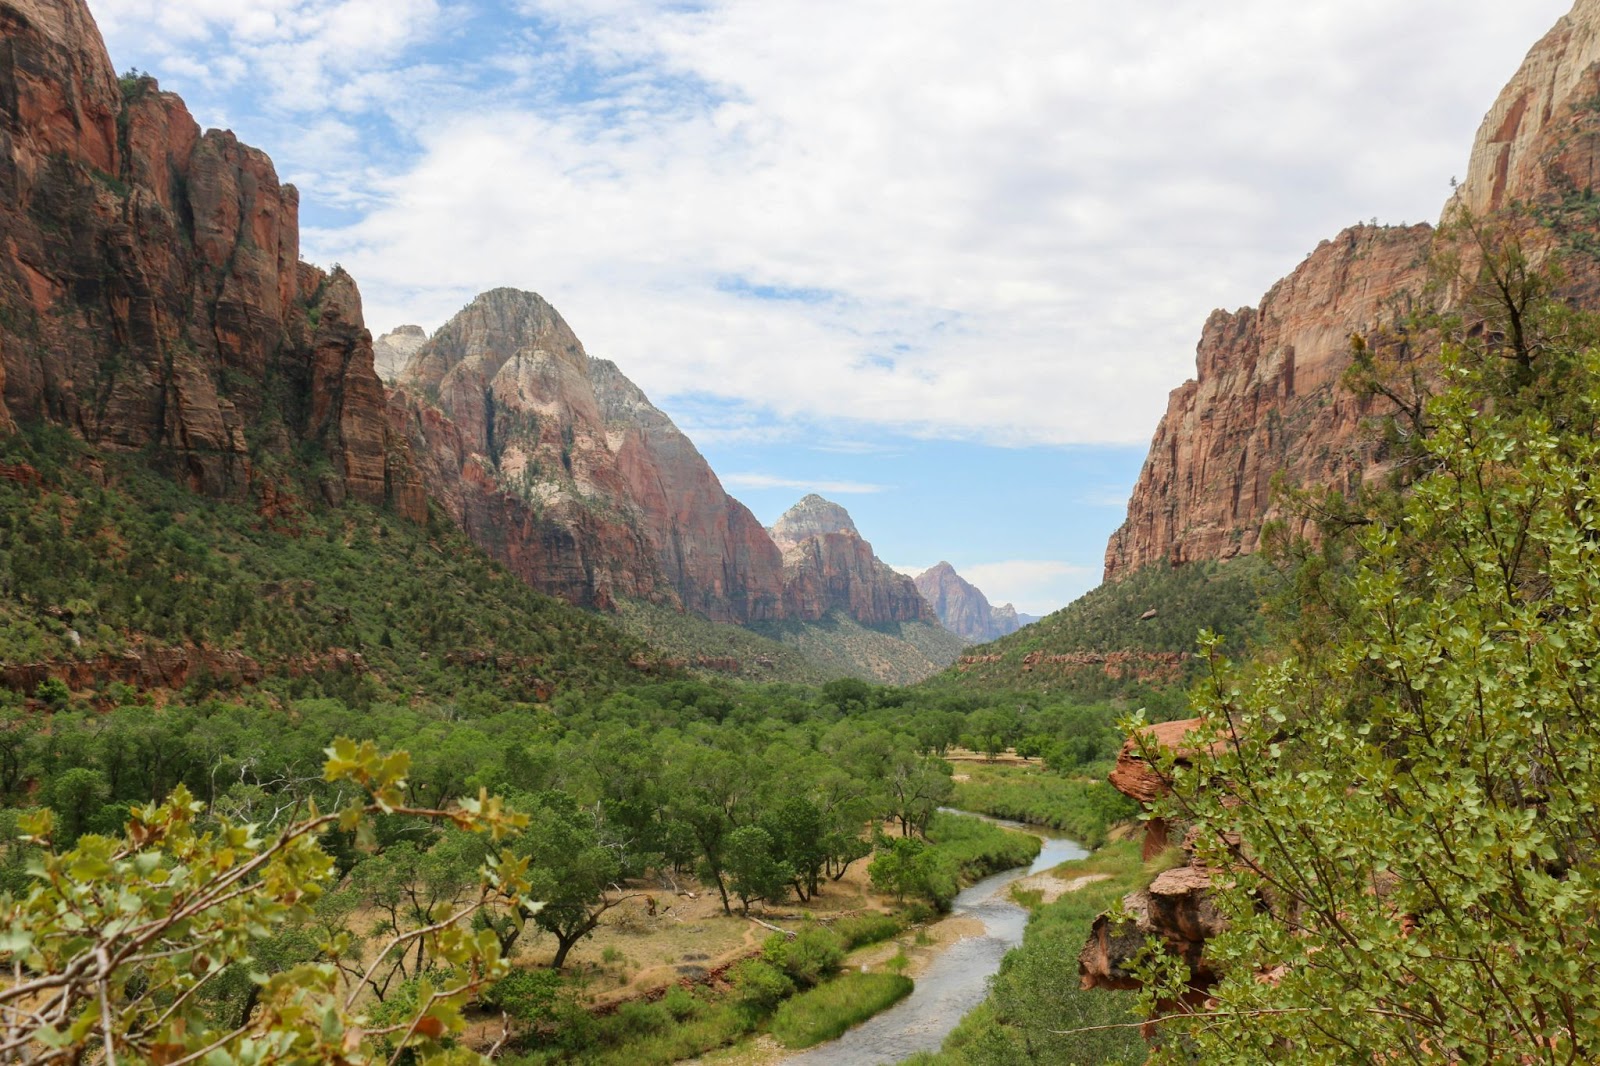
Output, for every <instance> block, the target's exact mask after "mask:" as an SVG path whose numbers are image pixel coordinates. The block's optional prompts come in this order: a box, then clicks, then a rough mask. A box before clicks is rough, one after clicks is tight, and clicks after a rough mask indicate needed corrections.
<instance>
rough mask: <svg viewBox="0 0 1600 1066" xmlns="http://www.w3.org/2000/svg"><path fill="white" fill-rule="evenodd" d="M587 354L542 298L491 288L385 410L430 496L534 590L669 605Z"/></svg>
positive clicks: (431, 346) (419, 361) (604, 602)
mask: <svg viewBox="0 0 1600 1066" xmlns="http://www.w3.org/2000/svg"><path fill="white" fill-rule="evenodd" d="M588 361H589V357H588V356H587V355H586V354H585V353H584V351H583V345H582V344H581V343H579V341H578V338H577V337H576V336H574V335H573V333H572V330H571V329H570V328H569V327H568V326H567V324H566V322H565V320H563V319H562V318H561V316H560V315H559V314H558V313H557V312H556V310H555V309H554V308H553V307H551V306H550V305H549V304H547V303H545V302H544V300H542V299H540V298H539V297H538V296H537V295H535V294H533V293H527V292H520V291H518V290H515V289H495V290H492V291H490V292H487V293H484V294H483V295H481V296H479V297H478V298H477V299H475V300H473V302H472V303H471V304H469V305H468V306H467V307H466V308H465V309H463V310H462V311H461V312H460V313H459V314H457V315H456V316H455V317H454V318H452V319H451V320H450V321H449V322H447V323H445V324H444V325H443V326H441V327H440V328H439V330H438V332H436V333H435V334H434V335H433V337H432V338H431V339H429V341H428V342H427V343H426V344H424V345H423V346H422V347H421V348H420V349H419V350H418V351H417V353H416V354H415V355H414V356H413V357H412V359H411V361H410V363H409V365H408V367H407V369H406V372H405V374H404V375H403V376H402V377H401V379H400V384H399V388H397V389H395V390H394V391H393V392H392V393H391V394H390V403H389V410H390V417H391V420H392V423H393V424H394V425H395V426H396V427H397V429H399V430H400V431H401V432H402V433H403V434H404V435H405V436H406V437H407V438H408V440H409V442H410V445H411V450H412V453H413V454H414V455H415V456H416V457H417V461H418V463H419V465H420V466H421V470H422V478H423V482H424V484H426V486H427V488H428V492H429V494H430V495H432V496H433V497H434V498H435V499H437V500H439V501H440V502H441V503H442V504H443V505H444V506H445V508H446V509H447V510H448V511H449V512H450V514H451V515H452V517H453V518H455V520H456V522H457V524H459V525H460V526H461V528H462V529H463V530H464V531H466V533H467V534H468V536H470V537H471V538H472V539H473V540H474V541H475V542H476V543H477V544H478V545H479V546H480V547H482V548H484V549H485V550H486V551H488V552H489V553H490V554H491V555H493V556H495V557H496V558H498V559H499V560H500V561H501V562H503V563H505V564H506V565H507V566H508V567H509V568H510V569H511V570H512V571H513V572H514V573H516V574H517V575H518V576H520V577H521V578H522V579H523V580H525V581H527V582H528V583H529V584H531V585H533V586H534V587H535V588H538V589H541V590H543V591H545V592H549V593H551V594H552V595H557V596H561V597H562V598H564V599H566V600H568V601H569V602H572V603H576V604H579V605H582V606H597V607H607V606H610V605H611V604H612V603H613V602H614V601H615V599H616V597H618V596H626V597H630V598H636V599H647V600H658V601H659V600H673V601H675V597H674V595H673V593H672V590H671V589H670V588H669V587H668V586H667V584H666V582H665V581H664V580H663V579H662V577H661V574H660V570H659V568H658V567H657V566H656V564H655V560H654V558H653V553H652V552H651V549H650V546H649V543H648V542H647V540H646V538H645V536H644V534H643V532H642V531H641V530H640V529H639V528H638V524H637V523H636V522H634V521H632V520H631V516H630V515H629V514H628V513H627V512H626V509H625V482H624V480H623V478H622V476H621V474H620V472H619V471H618V470H617V468H616V464H615V462H614V461H613V458H614V457H613V454H612V452H611V449H610V447H609V446H608V442H607V434H606V431H605V427H604V425H603V423H602V421H601V418H600V410H599V403H598V401H597V400H596V398H595V395H594V390H593V388H592V387H591V386H590V383H589V376H588V374H589V371H588Z"/></svg>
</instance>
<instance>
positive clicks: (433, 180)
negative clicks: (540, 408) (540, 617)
mask: <svg viewBox="0 0 1600 1066" xmlns="http://www.w3.org/2000/svg"><path fill="white" fill-rule="evenodd" d="M90 2H91V6H92V8H93V10H94V13H95V15H96V17H97V19H98V20H99V22H100V25H101V28H102V30H103V31H104V33H105V35H106V38H107V44H108V47H109V49H110V51H111V55H112V60H113V62H114V63H115V64H116V65H117V67H118V69H127V68H129V67H138V68H141V69H144V70H147V71H149V72H151V73H153V74H155V75H156V76H157V77H158V78H159V79H160V80H161V82H162V84H163V86H164V87H165V88H169V89H173V90H175V91H178V92H180V93H182V94H183V96H184V97H185V99H186V100H187V101H188V104H189V106H190V109H191V111H192V112H193V113H194V114H195V116H196V118H197V119H198V120H199V121H200V122H201V123H202V124H203V125H206V126H219V127H229V128H232V129H233V130H234V131H235V132H236V133H238V134H239V135H240V136H241V137H242V138H243V139H244V140H246V141H247V142H249V143H252V144H255V145H258V146H260V147H261V148H263V149H265V150H266V151H268V152H269V153H270V154H271V155H272V156H273V158H274V160H275V161H276V164H277V167H278V170H279V174H280V176H282V177H283V178H284V179H285V180H289V181H293V182H295V183H296V184H297V185H298V186H299V187H300V190H301V194H302V201H301V203H302V223H303V227H304V234H303V246H304V249H305V252H306V255H307V257H308V258H310V259H312V260H314V261H317V262H321V263H324V264H328V263H332V262H340V263H342V264H343V265H344V266H346V267H347V268H349V269H350V270H351V271H352V273H354V274H355V276H356V277H357V279H358V280H359V281H360V283H361V287H362V292H363V295H364V298H365V302H366V308H367V319H368V324H369V325H370V326H372V327H373V329H374V332H381V331H383V330H385V329H388V328H390V327H392V326H395V325H398V324H401V323H407V322H410V323H416V324H419V325H421V326H423V327H424V328H426V329H429V330H432V329H434V328H436V327H437V326H438V325H439V324H441V323H442V322H443V321H444V320H445V319H446V318H448V317H449V315H450V314H452V313H453V312H454V311H456V310H457V309H459V308H460V307H461V306H463V305H464V304H465V303H466V302H467V301H468V300H470V299H471V297H472V296H473V295H475V294H476V293H478V292H480V291H482V290H484V289H488V288H491V287H494V286H498V285H513V286H517V287H520V288H526V289H532V290H534V291H537V292H539V293H541V294H542V295H544V296H545V297H546V298H547V299H549V300H550V301H551V302H552V303H554V304H555V305H556V306H557V307H558V308H560V309H561V311H562V312H563V314H564V315H565V316H566V317H567V319H568V320H569V322H571V324H572V325H573V327H574V329H575V330H576V331H577V333H578V335H579V336H580V337H581V338H583V340H584V342H585V345H586V347H587V348H588V349H589V351H590V352H591V354H594V355H598V356H604V357H607V358H610V359H613V360H615V361H616V362H617V363H618V365H619V366H620V367H621V368H622V369H623V371H624V372H625V373H626V374H628V375H629V376H630V377H632V378H633V379H634V380H635V381H636V382H638V383H639V385H640V386H641V387H643V388H644V389H645V391H646V392H647V393H649V395H650V396H651V398H652V399H653V400H654V401H655V402H656V404H657V405H658V406H660V407H661V408H663V409H664V410H666V411H667V412H668V413H669V414H670V415H672V416H673V418H674V419H675V420H676V421H678V423H679V424H680V426H682V427H683V428H684V429H685V430H686V431H687V432H688V433H689V434H690V435H691V437H693V438H694V439H695V441H696V442H697V443H698V444H699V445H700V447H701V449H702V451H704V452H705V453H706V455H707V457H708V458H709V459H711V461H712V464H713V466H714V467H715V468H716V469H717V471H718V472H719V473H720V474H721V475H723V477H724V479H725V480H726V481H727V482H728V484H729V487H730V489H732V490H733V491H734V492H735V494H736V495H739V496H740V498H742V499H744V500H745V501H746V502H747V503H749V504H750V505H751V507H752V509H753V510H755V512H756V513H757V515H758V516H760V517H761V518H762V519H764V520H767V521H771V520H772V519H773V518H775V517H776V516H777V514H778V513H780V512H781V511H782V510H783V509H784V508H785V507H786V506H787V505H788V504H789V503H791V502H793V500H795V499H797V498H798V497H799V496H801V495H803V494H804V493H805V492H807V491H813V490H815V491H820V492H822V493H823V494H824V495H828V496H831V497H833V498H835V499H837V500H839V502H841V503H843V504H845V505H846V506H847V507H849V508H850V510H851V511H852V513H853V514H855V515H856V517H857V522H858V525H859V526H860V528H861V530H862V532H863V534H864V535H865V536H867V538H868V539H870V540H871V541H872V542H873V543H874V545H875V546H876V547H877V549H878V552H879V554H880V555H881V556H882V557H884V558H885V559H886V560H888V561H889V562H891V563H893V564H896V565H900V566H907V567H917V566H925V565H931V564H932V563H934V562H936V561H937V560H939V559H941V558H943V559H948V560H949V561H950V562H952V563H954V564H956V566H957V568H958V569H960V570H962V572H963V573H966V574H968V575H969V576H970V577H972V578H973V579H974V580H975V581H976V583H977V584H978V585H979V586H980V587H982V588H983V589H984V590H985V592H987V593H988V594H989V595H990V597H991V599H993V600H995V601H996V602H1001V601H1006V600H1010V601H1013V602H1015V603H1016V605H1017V606H1018V607H1019V608H1020V609H1022V610H1024V611H1029V612H1032V613H1043V612H1044V611H1047V610H1049V609H1052V608H1054V607H1058V606H1061V605H1062V604H1063V603H1065V602H1067V600H1069V599H1070V598H1072V597H1073V596H1075V595H1077V594H1079V593H1081V592H1082V591H1084V590H1086V589H1087V588H1089V587H1092V586H1093V585H1094V584H1095V583H1096V582H1097V580H1098V576H1099V570H1100V565H1101V561H1102V558H1101V557H1102V553H1103V551H1104V544H1105V539H1106V537H1107V536H1108V535H1109V533H1110V532H1111V531H1112V530H1113V529H1114V528H1115V527H1116V526H1117V524H1118V523H1119V522H1120V520H1121V517H1122V501H1124V500H1125V499H1126V495H1127V492H1128V489H1129V487H1130V486H1131V484H1132V482H1133V479H1134V477H1135V476H1136V475H1137V471H1138V467H1139V463H1140V461H1141V459H1142V456H1143V450H1144V447H1145V445H1146V444H1147V443H1148V441H1149V439H1150V435H1151V433H1152V432H1153V430H1154V428H1155V425H1156V421H1157V419H1158V418H1159V417H1160V414H1161V412H1162V411H1163V410H1164V407H1165V402H1166V394H1167V392H1168V391H1169V390H1170V389H1172V388H1175V387H1177V386H1178V385H1180V384H1181V383H1182V381H1183V380H1184V379H1185V378H1186V377H1188V376H1190V375H1191V374H1192V373H1193V369H1194V344H1195V341H1196V340H1197V338H1198V336H1199V332H1200V327H1201V324H1202V323H1203V322H1204V320H1205V317H1206V315H1207V314H1208V313H1209V312H1210V311H1211V309H1212V308H1214V307H1218V306H1223V307H1229V308H1233V307H1239V306H1242V305H1246V304H1250V303H1253V302H1255V301H1256V300H1257V299H1259V297H1260V295H1261V293H1262V292H1263V291H1264V290H1265V289H1266V288H1267V287H1268V286H1269V285H1270V284H1271V283H1272V282H1273V281H1275V280H1276V279H1277V278H1279V277H1281V276H1282V275H1284V274H1286V273H1287V272H1288V271H1289V270H1291V269H1293V267H1294V266H1295V264H1296V263H1298V262H1299V261H1300V259H1301V258H1302V257H1303V256H1304V255H1305V254H1306V253H1307V252H1308V251H1309V250H1310V249H1311V248H1313V247H1314V246H1315V245H1316V243H1317V242H1318V241H1319V240H1321V239H1323V238H1326V237H1331V236H1333V235H1334V234H1335V233H1337V232H1338V231H1339V229H1341V228H1342V227H1343V226H1346V225H1349V224H1351V223H1353V222H1356V221H1359V220H1365V219H1369V218H1377V219H1379V220H1380V221H1384V222H1393V223H1398V222H1414V221H1417V220H1431V219H1433V218H1435V217H1437V215H1438V212H1439V210H1440V208H1441V206H1442V205H1443V202H1444V200H1445V198H1446V196H1447V195H1448V192H1449V179H1450V178H1451V176H1452V175H1456V174H1460V173H1462V172H1463V171H1464V170H1465V167H1466V159H1467V153H1468V149H1469V147H1470V145H1471V139H1472V134H1473V132H1474V130H1475V129H1476V126H1477V124H1478V122H1479V120H1480V119H1481V117H1482V115H1483V113H1484V112H1485V111H1486V110H1487V108H1488V107H1489V105H1490V103H1491V102H1492V101H1493V98H1494V95H1495V93H1496V92H1497V91H1498V89H1499V88H1500V86H1501V85H1502V84H1503V83H1504V82H1505V80H1506V79H1507V78H1508V77H1509V75H1510V74H1511V73H1512V72H1513V71H1514V70H1515V68H1516V65H1517V63H1518V61H1519V60H1520V58H1521V56H1522V54H1523V53H1524V52H1525V51H1526V50H1527V48H1528V47H1530V46H1531V45H1532V44H1533V42H1534V41H1535V40H1536V39H1537V38H1538V37H1539V36H1540V35H1541V34H1542V33H1543V32H1544V31H1545V30H1546V29H1548V28H1549V26H1550V25H1551V24H1552V23H1553V22H1554V21H1555V19H1556V18H1557V16H1559V15H1560V14H1562V13H1563V12H1564V11H1565V10H1566V8H1567V7H1568V3H1567V2H1566V0H1519V2H1518V3H1515V4H1507V3H1505V2H1504V0H1296V2H1294V3H1285V2H1283V0H1223V2H1221V3H1216V2H1206V3H1202V2H1200V0H1141V3H1139V4H1138V5H1116V4H1108V3H1105V2H1103V0H1094V2H1089V0H703V2H662V0H253V2H250V3H243V2H239V0H90Z"/></svg>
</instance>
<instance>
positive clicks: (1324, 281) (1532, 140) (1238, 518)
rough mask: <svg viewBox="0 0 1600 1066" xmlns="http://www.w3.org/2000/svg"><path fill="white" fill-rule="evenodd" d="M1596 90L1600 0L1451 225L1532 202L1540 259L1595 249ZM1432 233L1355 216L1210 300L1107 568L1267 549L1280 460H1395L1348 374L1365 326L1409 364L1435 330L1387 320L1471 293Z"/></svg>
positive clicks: (1523, 101) (1451, 213)
mask: <svg viewBox="0 0 1600 1066" xmlns="http://www.w3.org/2000/svg"><path fill="white" fill-rule="evenodd" d="M1596 100H1600V0H1578V2H1577V3H1576V4H1575V5H1574V6H1573V8H1572V10H1571V12H1570V13H1569V14H1567V15H1566V16H1564V17H1563V18H1562V19H1560V20H1559V21H1558V22H1557V23H1556V25H1555V27H1554V28H1553V29H1552V30H1551V31H1550V32H1549V33H1548V34H1546V35H1545V37H1544V38H1543V39H1542V40H1541V41H1539V43H1538V44H1536V45H1535V46H1534V47H1533V49H1532V51H1530V52H1529V53H1528V56H1527V58H1526V59H1525V60H1524V62H1523V64H1522V66H1521V68H1520V69H1519V70H1518V72H1517V74H1516V75H1515V76H1514V77H1513V78H1512V80H1511V82H1510V83H1509V84H1508V85H1507V86H1506V88H1505V89H1504V90H1503V91H1502V92H1501V93H1500V96H1499V98H1498V99H1497V100H1496V101H1495V104H1494V106H1493V107H1492V108H1491V109H1490V111H1489V113H1488V114H1487V116H1486V117H1485V118H1484V121H1483V123H1482V125H1481V127H1480V128H1479V131H1478V134H1477V137H1476V140H1475V142H1474V144H1473V148H1472V154H1471V158H1470V161H1469V163H1468V165H1467V173H1466V179H1465V181H1463V182H1462V183H1461V185H1460V186H1459V187H1458V188H1457V190H1456V192H1455V195H1454V196H1453V197H1452V199H1451V201H1450V203H1449V204H1448V205H1447V206H1446V210H1445V218H1446V220H1447V221H1448V220H1452V219H1456V218H1458V217H1459V216H1458V214H1457V212H1458V209H1461V208H1465V209H1466V210H1467V211H1468V212H1470V214H1471V215H1472V216H1474V217H1476V218H1478V219H1480V220H1482V219H1486V218H1488V217H1490V216H1493V215H1494V214H1495V213H1496V212H1501V211H1503V210H1504V209H1507V208H1510V207H1512V206H1514V205H1525V206H1528V207H1531V208H1532V210H1531V212H1528V213H1527V214H1526V215H1524V216H1521V217H1520V218H1518V219H1516V220H1514V221H1513V222H1512V223H1511V224H1512V225H1515V226H1516V227H1517V228H1519V229H1523V232H1522V233H1521V237H1522V240H1523V243H1524V247H1525V248H1527V249H1528V250H1529V251H1530V252H1531V253H1532V254H1533V255H1534V256H1535V258H1537V257H1538V256H1540V255H1542V254H1543V253H1544V251H1545V250H1548V249H1550V248H1554V247H1559V246H1561V245H1563V244H1568V245H1570V244H1573V243H1580V242H1581V243H1582V244H1584V245H1585V246H1588V247H1592V245H1593V241H1594V234H1595V229H1596V224H1595V222H1594V217H1593V209H1592V198H1593V195H1594V186H1595V180H1596V176H1597V175H1600V109H1597V108H1596V107H1595V101H1596ZM1530 221H1531V222H1532V223H1533V224H1534V228H1532V229H1526V228H1525V227H1527V226H1528V225H1529V223H1530ZM1435 244H1436V235H1435V233H1434V231H1433V230H1432V229H1430V228H1429V227H1427V226H1412V227H1402V228H1374V227H1369V226H1357V227H1354V228H1352V229H1349V230H1346V231H1345V232H1344V233H1342V234H1340V235H1339V236H1338V237H1337V238H1335V239H1334V240H1333V241H1330V242H1325V243H1324V244H1323V245H1321V246H1320V247H1319V248H1318V249H1317V250H1316V251H1315V252H1313V253H1312V255H1311V256H1310V257H1309V258H1308V259H1307V260H1306V261H1305V262H1304V263H1302V264H1301V265H1300V267H1299V268H1298V269H1296V270H1295V272H1294V273H1293V274H1291V275H1290V276H1289V277H1288V278H1285V279H1284V280H1283V281H1281V282H1279V283H1278V284H1277V285H1276V286H1274V287H1273V289H1272V290H1271V291H1270V292H1268V293H1267V295H1266V297H1264V298H1263V300H1262V302H1261V305H1260V307H1259V309H1256V308H1245V309H1243V310H1240V311H1238V312H1235V313H1232V314H1229V313H1226V312H1223V311H1217V312H1215V313H1213V315H1212V316H1211V319H1210V320H1209V321H1208V322H1207V323H1206V326H1205V329H1204V331H1203V332H1202V335H1201V339H1200V344H1199V349H1198V358H1197V374H1196V376H1195V379H1194V380H1192V381H1190V382H1188V383H1186V384H1185V385H1184V386H1183V387H1181V388H1179V389H1178V390H1176V391H1175V392H1173V393H1172V396H1171V399H1170V400H1169V402H1168V406H1167V413H1166V415H1165V417H1164V418H1163V419H1162V420H1161V423H1160V426H1159V427H1158V428H1157V430H1156V433H1155V438H1154V440H1153V441H1152V444H1151V448H1150V453H1149V457H1148V458H1147V459H1146V461H1145V465H1144V469H1143V470H1142V471H1141V473H1140V475H1139V480H1138V482H1137V484H1136V486H1135V488H1134V490H1133V494H1132V498H1131V499H1130V501H1129V504H1128V517H1127V521H1126V522H1125V523H1124V524H1123V525H1122V527H1121V528H1120V529H1118V530H1117V531H1116V533H1115V534H1113V535H1112V537H1111V540H1110V543H1109V544H1108V545H1107V548H1106V563H1105V576H1106V579H1107V580H1115V579H1117V578H1119V577H1121V576H1123V575H1125V574H1127V573H1129V572H1131V571H1132V570H1135V569H1138V568H1139V567H1142V566H1147V565H1150V564H1152V563H1155V562H1157V561H1160V560H1166V561H1168V562H1171V563H1173V564H1181V563H1186V562H1190V561H1194V560H1200V559H1226V558H1231V557H1232V556H1235V555H1239V554H1247V553H1250V552H1253V551H1255V550H1256V549H1257V548H1258V546H1259V543H1260V534H1261V528H1262V525H1263V524H1264V523H1265V522H1267V521H1269V520H1271V519H1272V518H1274V517H1276V516H1277V511H1276V510H1275V508H1274V506H1273V503H1272V493H1271V486H1272V482H1273V479H1274V477H1275V476H1277V475H1279V474H1280V473H1281V474H1282V476H1283V478H1284V480H1286V481H1287V482H1288V483H1289V484H1292V485H1298V486H1303V487H1316V488H1323V487H1331V488H1340V489H1346V488H1349V487H1351V486H1354V485H1356V484H1359V483H1361V482H1363V481H1366V480H1370V479H1373V478H1376V477H1379V476H1381V475H1382V474H1383V473H1384V472H1385V471H1386V470H1387V466H1386V462H1385V458H1386V457H1385V455H1384V450H1383V447H1382V445H1381V443H1380V441H1379V440H1378V439H1377V437H1376V434H1375V433H1372V432H1370V431H1367V430H1364V429H1363V420H1364V419H1366V418H1367V416H1368V415H1370V414H1373V413H1376V412H1374V411H1372V410H1369V405H1368V404H1366V403H1364V402H1362V401H1360V400H1358V399H1357V398H1356V397H1355V396H1353V395H1351V394H1350V393H1349V392H1348V391H1346V390H1343V389H1341V388H1340V387H1339V385H1338V382H1339V379H1340V376H1341V375H1342V374H1343V373H1344V371H1345V369H1346V368H1347V367H1348V366H1349V365H1350V340H1351V337H1352V335H1353V334H1362V335H1364V336H1368V337H1370V336H1373V335H1383V334H1385V333H1387V334H1388V335H1389V336H1391V337H1397V338H1398V343H1397V344H1396V345H1395V347H1394V350H1392V351H1390V352H1387V353H1386V354H1388V355H1390V356H1392V357H1394V358H1395V359H1396V360H1397V361H1401V362H1403V361H1405V360H1406V359H1408V358H1410V357H1411V354H1412V351H1413V350H1415V351H1417V352H1426V351H1427V350H1428V348H1429V347H1430V344H1429V343H1428V342H1427V339H1424V338H1414V339H1407V338H1406V337H1405V336H1404V332H1403V331H1402V330H1393V329H1387V327H1394V326H1396V325H1397V324H1398V323H1399V322H1400V320H1401V318H1402V316H1403V315H1405V313H1406V312H1408V311H1409V310H1412V309H1419V308H1420V309H1430V310H1433V309H1439V308H1440V307H1441V306H1442V307H1443V308H1445V309H1451V308H1454V307H1456V306H1458V305H1459V304H1460V297H1461V292H1460V288H1459V285H1456V286H1452V285H1444V286H1441V287H1438V288H1437V290H1426V283H1427V282H1428V281H1429V266H1428V264H1429V259H1430V256H1431V255H1432V254H1433V252H1434V251H1435ZM1471 254H1472V249H1471V248H1470V246H1469V247H1468V248H1467V249H1466V255H1467V257H1469V258H1470V255H1471ZM1563 266H1564V267H1565V273H1566V283H1565V286H1566V287H1565V291H1564V295H1566V296H1567V297H1568V298H1569V299H1571V300H1572V301H1573V302H1574V303H1576V304H1578V305H1580V306H1584V307H1588V308H1600V259H1596V257H1594V256H1593V255H1592V253H1587V254H1583V255H1574V256H1569V257H1567V258H1566V260H1565V262H1564V264H1563ZM1291 532H1298V531H1297V530H1291Z"/></svg>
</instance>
